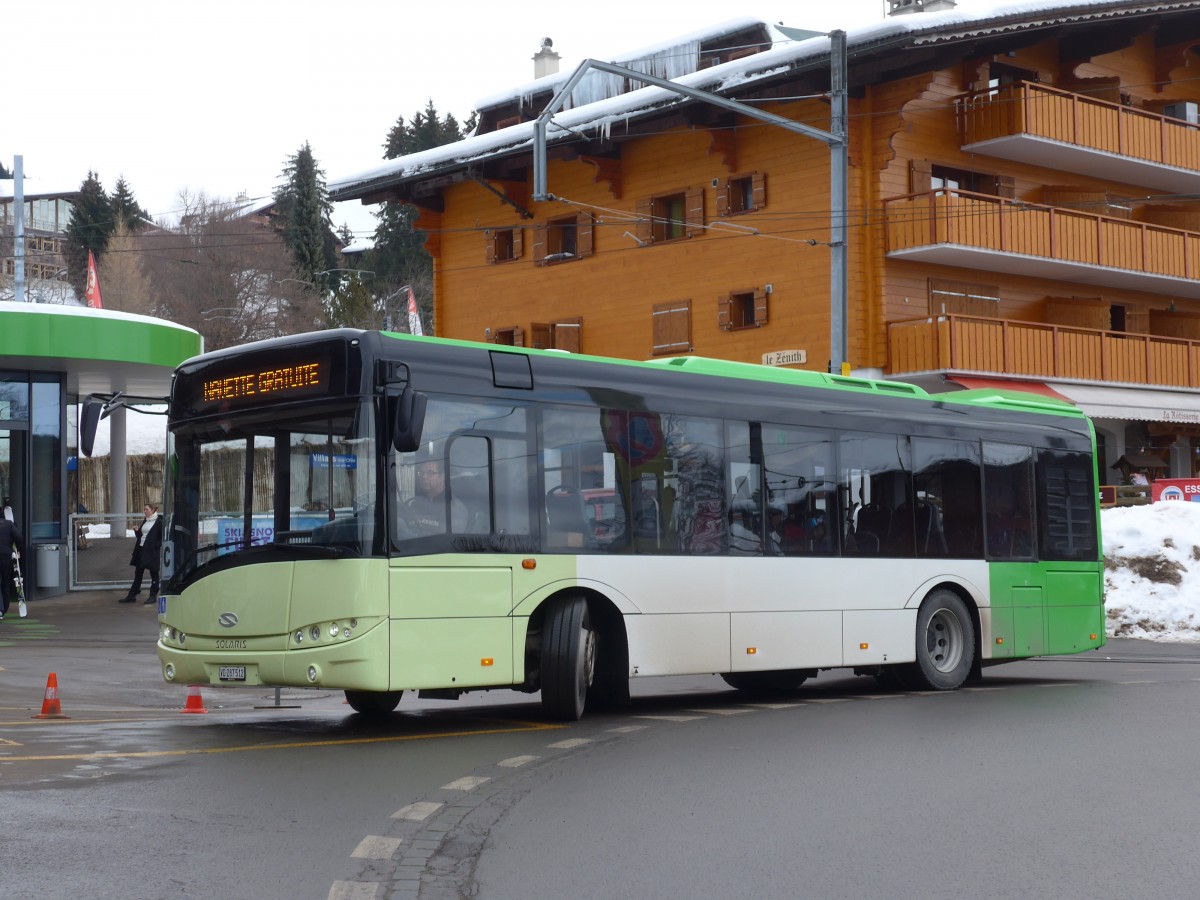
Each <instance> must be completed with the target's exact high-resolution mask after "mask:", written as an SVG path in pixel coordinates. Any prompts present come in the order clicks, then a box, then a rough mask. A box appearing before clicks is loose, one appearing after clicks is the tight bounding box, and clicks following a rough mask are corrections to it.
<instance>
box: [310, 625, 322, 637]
mask: <svg viewBox="0 0 1200 900" xmlns="http://www.w3.org/2000/svg"><path fill="white" fill-rule="evenodd" d="M308 636H309V637H311V638H312V639H313V640H314V641H319V640H320V639H321V629H320V627H319V626H317V625H314V626H313V627H312V628H310V629H309V630H308Z"/></svg>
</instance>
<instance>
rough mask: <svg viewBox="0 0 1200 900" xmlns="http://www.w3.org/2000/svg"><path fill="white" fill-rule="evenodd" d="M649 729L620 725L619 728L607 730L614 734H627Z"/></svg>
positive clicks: (640, 726)
mask: <svg viewBox="0 0 1200 900" xmlns="http://www.w3.org/2000/svg"><path fill="white" fill-rule="evenodd" d="M649 727H650V726H649V725H622V726H621V727H620V728H610V729H608V730H609V731H611V732H613V733H615V734H628V733H629V732H631V731H641V730H642V729H643V728H649Z"/></svg>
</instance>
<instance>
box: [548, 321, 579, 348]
mask: <svg viewBox="0 0 1200 900" xmlns="http://www.w3.org/2000/svg"><path fill="white" fill-rule="evenodd" d="M553 328H554V343H553V346H554V348H555V349H556V350H566V351H568V352H570V353H578V352H579V348H580V346H581V345H582V344H583V319H582V318H574V319H560V320H559V321H557V322H555V323H554V326H553Z"/></svg>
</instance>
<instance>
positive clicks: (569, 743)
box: [546, 738, 592, 750]
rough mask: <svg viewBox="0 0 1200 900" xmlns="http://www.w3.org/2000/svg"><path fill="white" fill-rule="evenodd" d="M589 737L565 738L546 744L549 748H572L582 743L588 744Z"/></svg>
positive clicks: (589, 741) (590, 740) (580, 745)
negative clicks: (555, 742)
mask: <svg viewBox="0 0 1200 900" xmlns="http://www.w3.org/2000/svg"><path fill="white" fill-rule="evenodd" d="M591 742H592V739H591V738H567V739H566V740H565V741H559V742H558V743H557V744H547V745H546V746H547V747H549V748H550V749H551V750H574V749H575V748H576V747H582V746H583V745H584V744H590V743H591Z"/></svg>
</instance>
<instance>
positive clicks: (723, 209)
mask: <svg viewBox="0 0 1200 900" xmlns="http://www.w3.org/2000/svg"><path fill="white" fill-rule="evenodd" d="M716 194H717V197H716V207H717V218H718V219H723V218H725V216H727V215H729V182H728V181H721V182H718V183H717V191H716Z"/></svg>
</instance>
